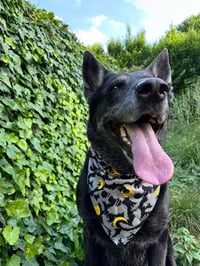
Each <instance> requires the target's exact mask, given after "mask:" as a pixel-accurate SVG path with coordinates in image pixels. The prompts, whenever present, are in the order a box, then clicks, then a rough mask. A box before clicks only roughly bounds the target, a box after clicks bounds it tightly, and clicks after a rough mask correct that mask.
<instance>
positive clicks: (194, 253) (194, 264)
mask: <svg viewBox="0 0 200 266" xmlns="http://www.w3.org/2000/svg"><path fill="white" fill-rule="evenodd" d="M173 239H174V240H173V241H174V247H175V250H176V253H177V265H178V266H188V265H190V266H198V265H199V264H200V251H199V250H200V244H199V243H198V241H197V240H196V239H195V238H194V236H192V235H191V234H190V232H189V231H188V230H187V228H184V227H181V228H179V229H178V230H177V233H176V234H175V235H174V236H173Z"/></svg>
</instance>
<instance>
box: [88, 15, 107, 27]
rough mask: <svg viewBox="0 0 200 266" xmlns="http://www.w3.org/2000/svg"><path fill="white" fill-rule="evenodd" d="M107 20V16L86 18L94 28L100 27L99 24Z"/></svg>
mask: <svg viewBox="0 0 200 266" xmlns="http://www.w3.org/2000/svg"><path fill="white" fill-rule="evenodd" d="M107 19H108V17H107V16H105V15H103V14H101V15H98V16H96V17H91V18H88V20H90V21H91V22H92V24H93V25H94V26H101V24H102V23H103V22H104V21H106V20H107Z"/></svg>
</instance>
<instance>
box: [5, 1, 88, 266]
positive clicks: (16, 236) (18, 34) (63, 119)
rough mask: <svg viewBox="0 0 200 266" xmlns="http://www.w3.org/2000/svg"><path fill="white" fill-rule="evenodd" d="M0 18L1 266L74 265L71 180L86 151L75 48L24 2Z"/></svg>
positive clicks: (77, 248) (49, 17)
mask: <svg viewBox="0 0 200 266" xmlns="http://www.w3.org/2000/svg"><path fill="white" fill-rule="evenodd" d="M0 12H1V16H0V31H1V33H2V34H1V35H0V53H1V55H0V124H1V128H0V154H1V156H0V262H1V265H5V263H6V265H15V266H17V265H22V264H23V265H55V264H56V265H77V263H78V262H79V259H82V250H81V245H80V242H81V240H80V235H81V234H80V231H81V229H80V228H81V227H80V226H79V223H80V219H79V216H77V211H76V208H75V184H76V183H75V181H76V180H77V178H78V175H79V172H80V167H81V165H82V160H83V158H84V155H85V148H86V137H85V119H86V105H85V104H84V99H83V97H82V91H81V86H82V85H81V72H80V71H81V60H82V55H81V50H80V45H79V43H78V42H77V40H76V38H75V37H74V35H73V34H71V33H70V32H69V30H68V26H67V25H64V24H63V23H62V22H60V21H58V20H56V19H55V18H54V15H53V14H52V13H47V12H46V11H45V10H37V9H36V8H35V7H34V6H32V5H30V4H29V3H26V2H23V1H21V0H11V1H8V0H3V1H1V2H0ZM72 258H73V263H72Z"/></svg>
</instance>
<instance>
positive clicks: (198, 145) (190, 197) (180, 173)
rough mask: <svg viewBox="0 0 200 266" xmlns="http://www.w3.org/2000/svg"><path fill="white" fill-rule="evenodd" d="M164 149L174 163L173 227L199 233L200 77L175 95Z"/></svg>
mask: <svg viewBox="0 0 200 266" xmlns="http://www.w3.org/2000/svg"><path fill="white" fill-rule="evenodd" d="M165 149H166V150H167V152H168V154H169V155H170V156H171V158H172V160H173V161H174V164H175V173H174V177H173V179H172V181H171V182H170V216H171V219H170V220H171V229H172V231H173V232H176V231H177V230H178V228H180V227H186V228H187V229H188V230H189V231H190V232H191V233H192V234H193V235H195V236H198V237H199V236H200V79H199V80H197V82H194V84H192V83H191V82H190V84H188V87H187V90H186V92H185V93H184V94H182V95H179V96H177V97H175V99H174V101H173V104H172V108H171V119H170V123H169V134H168V137H167V140H166V144H165Z"/></svg>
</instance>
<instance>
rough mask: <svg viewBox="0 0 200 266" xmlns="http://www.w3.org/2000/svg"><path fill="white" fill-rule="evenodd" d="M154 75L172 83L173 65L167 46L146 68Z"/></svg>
mask: <svg viewBox="0 0 200 266" xmlns="http://www.w3.org/2000/svg"><path fill="white" fill-rule="evenodd" d="M146 70H147V71H150V72H151V73H152V74H153V76H155V77H158V78H160V79H163V80H164V81H166V82H167V83H168V84H171V67H170V64H169V56H168V50H167V48H165V49H163V50H162V51H161V53H160V54H159V55H158V56H157V57H156V59H154V61H153V62H152V63H151V64H150V65H149V66H148V67H147V68H146Z"/></svg>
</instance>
